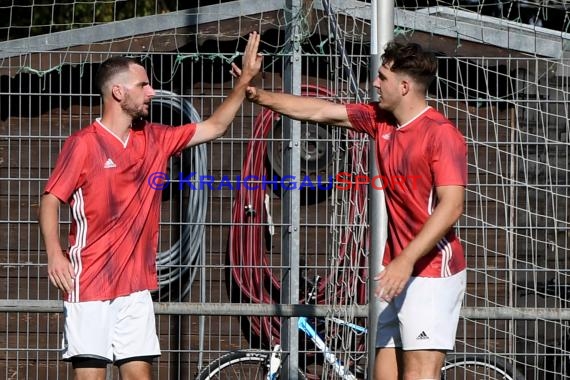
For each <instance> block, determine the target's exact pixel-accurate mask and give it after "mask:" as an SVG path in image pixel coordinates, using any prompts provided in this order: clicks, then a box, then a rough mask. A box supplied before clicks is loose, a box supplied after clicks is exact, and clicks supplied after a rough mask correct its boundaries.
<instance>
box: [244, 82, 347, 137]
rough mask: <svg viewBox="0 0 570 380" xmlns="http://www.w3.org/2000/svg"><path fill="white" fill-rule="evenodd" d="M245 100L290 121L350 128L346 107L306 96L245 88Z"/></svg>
mask: <svg viewBox="0 0 570 380" xmlns="http://www.w3.org/2000/svg"><path fill="white" fill-rule="evenodd" d="M247 99H248V100H250V101H251V102H254V103H257V104H259V105H261V106H263V107H267V108H269V109H271V110H273V111H275V112H277V113H280V114H282V115H285V116H288V117H290V118H292V119H296V120H303V121H312V122H316V123H325V124H331V125H336V126H339V127H346V128H350V127H351V124H350V122H349V120H348V114H347V112H346V106H344V105H343V104H338V103H333V102H331V101H328V100H324V99H318V98H314V97H308V96H296V95H291V94H284V93H279V92H270V91H265V90H262V89H258V88H256V87H252V86H250V87H248V88H247Z"/></svg>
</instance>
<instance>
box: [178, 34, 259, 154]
mask: <svg viewBox="0 0 570 380" xmlns="http://www.w3.org/2000/svg"><path fill="white" fill-rule="evenodd" d="M258 48H259V34H257V32H252V33H251V34H250V35H249V39H248V41H247V46H246V47H245V51H244V55H243V58H242V64H243V69H242V72H243V75H241V77H240V78H238V79H237V83H236V85H235V87H234V88H233V90H232V91H231V92H230V94H229V95H228V97H227V98H226V99H225V100H224V101H223V103H222V104H220V106H219V107H218V108H217V109H216V110H215V111H214V112H213V113H212V115H211V116H210V117H209V118H208V119H206V120H204V121H202V122H201V123H198V125H197V127H196V133H195V134H194V136H193V137H192V139H191V140H190V141H189V142H188V145H187V147H189V146H193V145H197V144H200V143H203V142H206V141H210V140H213V139H216V138H218V137H220V136H223V135H224V133H226V131H227V130H228V127H229V126H230V124H231V122H232V120H233V119H234V117H235V115H236V113H237V111H238V110H239V109H240V107H241V104H242V103H243V101H244V99H245V90H246V88H247V86H248V85H249V82H250V81H251V80H252V79H253V78H254V77H255V76H256V75H257V74H258V73H259V70H260V69H261V61H262V57H261V55H259V54H258V53H257V49H258Z"/></svg>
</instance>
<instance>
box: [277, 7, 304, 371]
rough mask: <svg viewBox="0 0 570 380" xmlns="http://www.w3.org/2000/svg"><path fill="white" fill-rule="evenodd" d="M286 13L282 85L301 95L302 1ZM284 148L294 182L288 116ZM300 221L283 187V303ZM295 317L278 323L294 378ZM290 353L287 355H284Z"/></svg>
mask: <svg viewBox="0 0 570 380" xmlns="http://www.w3.org/2000/svg"><path fill="white" fill-rule="evenodd" d="M286 4H287V9H288V10H290V12H287V13H286V17H288V20H287V25H288V28H287V31H286V33H287V36H286V40H288V41H290V52H289V53H290V55H288V56H286V57H285V59H286V63H285V67H284V73H283V87H284V91H285V92H286V93H290V94H295V95H300V94H301V41H300V40H301V35H302V34H301V31H300V30H299V29H300V25H299V22H298V21H299V15H300V14H301V0H287V1H286ZM283 138H284V144H288V148H287V149H285V150H284V157H283V175H284V176H285V175H290V176H292V177H291V178H293V181H298V180H299V177H300V175H301V168H300V166H301V141H300V140H301V123H300V122H299V121H296V120H291V119H289V118H284V119H283ZM299 223H300V193H299V190H289V191H287V190H285V191H284V197H283V225H284V227H283V228H282V242H283V256H282V260H283V279H282V283H281V284H282V287H281V302H282V303H283V304H298V303H299V245H300V244H299ZM297 320H298V318H297V317H290V318H284V319H283V323H282V324H281V345H282V348H283V352H284V353H285V355H284V360H283V373H282V375H281V376H282V378H284V379H293V378H296V376H292V374H297V373H298V368H299V361H298V349H299V331H298V329H297ZM287 353H289V355H287Z"/></svg>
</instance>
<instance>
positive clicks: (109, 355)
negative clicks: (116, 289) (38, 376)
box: [63, 290, 160, 362]
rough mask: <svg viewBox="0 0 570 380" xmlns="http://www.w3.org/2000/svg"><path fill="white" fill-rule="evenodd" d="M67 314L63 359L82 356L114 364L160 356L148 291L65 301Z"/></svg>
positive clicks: (65, 312)
mask: <svg viewBox="0 0 570 380" xmlns="http://www.w3.org/2000/svg"><path fill="white" fill-rule="evenodd" d="M64 314H65V327H64V336H63V359H64V360H65V359H70V358H72V357H74V356H81V357H91V358H96V359H102V360H108V361H109V362H114V361H117V360H123V359H129V358H134V357H141V356H159V355H160V346H159V342H158V337H157V335H156V327H155V318H154V309H153V304H152V298H151V295H150V292H149V291H148V290H143V291H140V292H135V293H132V294H130V295H128V296H124V297H118V298H115V299H114V300H110V301H87V302H64Z"/></svg>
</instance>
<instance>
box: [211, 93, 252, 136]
mask: <svg viewBox="0 0 570 380" xmlns="http://www.w3.org/2000/svg"><path fill="white" fill-rule="evenodd" d="M246 87H247V83H243V82H238V83H237V84H236V86H235V87H234V88H233V90H232V91H231V92H230V94H229V95H228V96H227V97H226V99H225V100H224V101H223V102H222V104H220V106H219V107H218V108H217V109H216V110H215V111H214V113H213V114H212V115H211V116H210V117H209V118H208V120H207V121H206V123H207V124H208V128H211V130H212V131H215V137H214V138H218V137H220V136H223V135H224V134H225V133H226V131H227V130H228V128H229V126H230V124H231V123H232V121H233V120H234V118H235V116H236V114H237V112H238V111H239V109H240V107H241V105H242V103H243V101H244V100H245V89H246Z"/></svg>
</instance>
